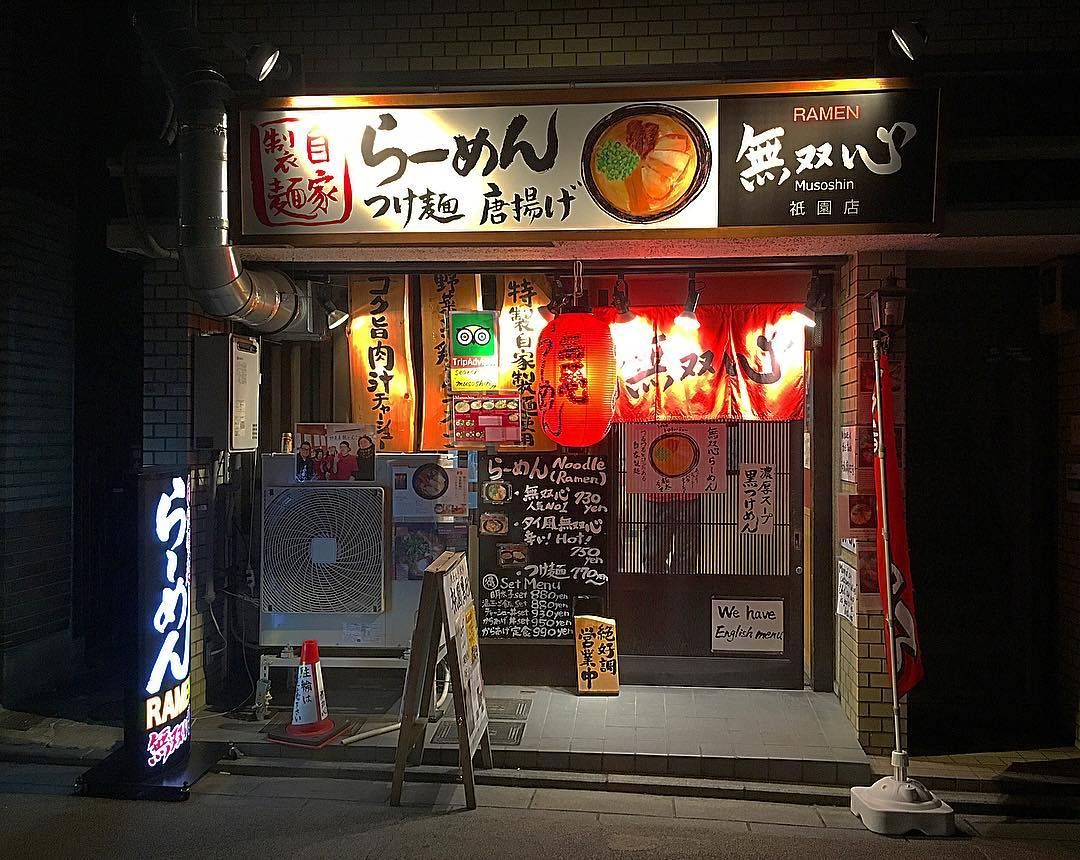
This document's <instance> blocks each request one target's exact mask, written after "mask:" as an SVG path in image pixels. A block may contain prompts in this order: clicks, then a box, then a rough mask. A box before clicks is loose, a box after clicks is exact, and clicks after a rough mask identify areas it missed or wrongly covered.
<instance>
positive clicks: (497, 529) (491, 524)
mask: <svg viewBox="0 0 1080 860" xmlns="http://www.w3.org/2000/svg"><path fill="white" fill-rule="evenodd" d="M508 531H510V520H509V519H507V516H506V514H481V515H480V534H485V535H504V534H506V533H507V532H508Z"/></svg>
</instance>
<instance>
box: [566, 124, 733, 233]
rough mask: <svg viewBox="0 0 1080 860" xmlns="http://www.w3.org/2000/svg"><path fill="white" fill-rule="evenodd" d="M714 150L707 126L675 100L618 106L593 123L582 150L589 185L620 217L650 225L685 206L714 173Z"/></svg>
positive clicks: (606, 207) (601, 202)
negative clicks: (673, 103) (711, 173)
mask: <svg viewBox="0 0 1080 860" xmlns="http://www.w3.org/2000/svg"><path fill="white" fill-rule="evenodd" d="M711 165H712V149H711V147H710V145H709V139H708V137H707V136H706V135H705V129H703V128H702V127H701V123H699V122H698V121H697V120H696V119H694V117H692V116H691V115H690V114H688V113H687V112H686V111H684V110H682V109H680V108H677V107H673V106H671V105H661V104H638V105H630V106H628V107H623V108H619V109H618V110H616V111H612V112H611V113H610V114H608V115H607V116H606V117H604V118H603V119H602V120H600V122H598V123H597V124H596V125H595V126H593V128H592V130H591V131H590V132H589V134H588V135H587V136H586V138H585V145H584V146H583V147H582V152H581V172H582V179H583V180H584V182H585V187H586V188H587V189H588V191H589V194H590V196H591V197H592V199H593V200H594V201H595V202H596V205H597V206H599V207H600V208H601V209H603V210H604V211H605V212H607V213H608V214H609V215H611V216H613V217H615V218H618V219H619V220H620V221H628V222H631V223H634V224H648V223H650V222H652V221H663V220H664V219H665V218H670V217H671V216H672V215H675V214H676V213H678V212H681V211H682V210H683V209H685V208H686V207H687V206H688V205H689V203H690V201H692V200H693V199H694V198H695V197H696V196H697V195H698V193H699V192H700V191H701V189H702V188H703V187H704V186H705V182H706V180H707V179H708V178H709V170H710V168H711Z"/></svg>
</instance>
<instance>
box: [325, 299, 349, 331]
mask: <svg viewBox="0 0 1080 860" xmlns="http://www.w3.org/2000/svg"><path fill="white" fill-rule="evenodd" d="M323 310H324V311H326V327H327V328H328V329H330V331H333V330H334V329H336V328H338V327H339V326H343V325H345V323H347V322H348V321H349V315H348V314H347V313H345V311H343V310H339V309H338V307H337V305H335V304H334V303H333V302H332V301H330V299H327V300H326V301H324V302H323Z"/></svg>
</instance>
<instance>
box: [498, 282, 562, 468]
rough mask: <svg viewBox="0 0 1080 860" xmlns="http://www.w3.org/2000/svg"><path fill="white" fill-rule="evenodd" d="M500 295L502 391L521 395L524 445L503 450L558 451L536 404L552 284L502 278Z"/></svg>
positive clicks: (501, 446)
mask: <svg viewBox="0 0 1080 860" xmlns="http://www.w3.org/2000/svg"><path fill="white" fill-rule="evenodd" d="M499 293H500V296H501V298H500V301H499V308H500V312H499V388H500V389H503V390H512V391H516V392H518V394H519V395H520V396H521V444H520V445H500V446H499V449H500V450H508V449H509V450H521V449H523V448H524V449H526V450H530V451H554V450H555V443H554V442H552V441H551V439H549V438H548V436H547V434H546V433H544V431H543V430H541V429H540V422H539V420H538V419H537V402H536V341H537V340H538V339H539V337H540V332H541V331H543V330H544V326H545V325H547V323H546V322H545V321H544V318H543V317H542V316H540V308H541V307H543V306H544V305H546V304H547V303H548V302H549V301H550V296H551V285H550V283H549V281H548V278H547V276H545V275H534V274H521V275H502V276H501V277H500V278H499Z"/></svg>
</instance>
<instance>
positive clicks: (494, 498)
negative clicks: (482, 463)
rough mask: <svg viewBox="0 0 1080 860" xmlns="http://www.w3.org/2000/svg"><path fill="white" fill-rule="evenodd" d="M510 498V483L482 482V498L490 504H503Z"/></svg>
mask: <svg viewBox="0 0 1080 860" xmlns="http://www.w3.org/2000/svg"><path fill="white" fill-rule="evenodd" d="M509 499H510V485H509V484H508V483H506V481H488V482H487V483H486V484H484V500H485V501H486V502H488V503H490V504H492V505H502V504H505V503H506V502H507V501H509Z"/></svg>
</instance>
